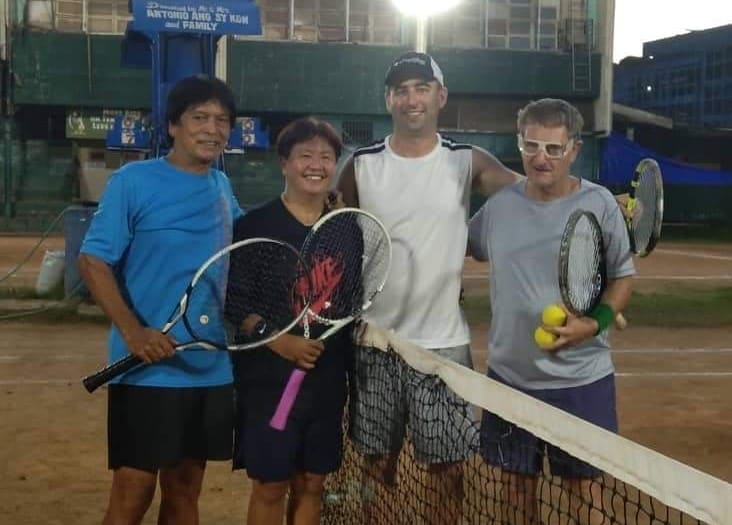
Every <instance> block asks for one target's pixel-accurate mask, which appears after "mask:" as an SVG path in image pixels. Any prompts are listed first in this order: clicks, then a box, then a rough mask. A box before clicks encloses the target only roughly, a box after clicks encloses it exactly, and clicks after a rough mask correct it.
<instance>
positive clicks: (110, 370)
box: [81, 354, 142, 394]
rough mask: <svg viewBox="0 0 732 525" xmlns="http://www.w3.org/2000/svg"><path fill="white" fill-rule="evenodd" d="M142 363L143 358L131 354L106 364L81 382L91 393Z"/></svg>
mask: <svg viewBox="0 0 732 525" xmlns="http://www.w3.org/2000/svg"><path fill="white" fill-rule="evenodd" d="M140 363H142V359H140V358H139V357H137V356H136V355H133V354H130V355H128V356H127V357H124V358H122V359H120V360H118V361H115V362H114V363H111V364H109V365H107V366H105V367H104V368H102V369H101V370H100V371H99V372H95V373H93V374H91V375H88V376H86V377H85V378H84V379H82V380H81V383H82V384H83V385H84V388H86V391H87V392H89V393H90V394H91V393H92V392H94V391H95V390H96V389H97V388H99V387H100V386H102V385H104V384H105V383H108V382H109V381H111V380H112V379H114V378H115V377H117V376H119V375H122V374H124V373H125V372H128V371H130V370H132V369H133V368H135V367H136V366H137V365H139V364H140Z"/></svg>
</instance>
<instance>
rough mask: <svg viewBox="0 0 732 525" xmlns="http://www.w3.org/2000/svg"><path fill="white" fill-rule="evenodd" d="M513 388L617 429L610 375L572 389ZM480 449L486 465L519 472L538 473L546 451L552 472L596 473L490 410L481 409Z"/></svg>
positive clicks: (571, 474)
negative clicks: (482, 410) (483, 410)
mask: <svg viewBox="0 0 732 525" xmlns="http://www.w3.org/2000/svg"><path fill="white" fill-rule="evenodd" d="M488 377H490V378H491V379H495V380H496V381H498V382H500V383H503V384H508V383H507V382H506V381H505V380H504V379H503V378H501V377H500V376H498V375H497V374H495V373H493V372H492V371H491V372H488ZM509 386H512V388H516V387H513V385H509ZM516 389H517V390H520V391H521V392H524V393H525V394H528V395H530V396H531V397H534V398H536V399H539V400H541V401H543V402H545V403H547V404H549V405H552V406H554V407H557V408H559V409H562V410H564V411H565V412H569V413H570V414H573V415H575V416H577V417H580V418H582V419H584V420H585V421H589V422H590V423H593V424H595V425H597V426H600V427H602V428H604V429H606V430H610V431H611V432H617V431H618V418H617V414H616V411H615V376H614V375H613V374H610V375H608V376H606V377H603V378H602V379H599V380H597V381H595V382H594V383H590V384H588V385H582V386H578V387H572V388H556V389H542V390H524V389H520V388H516ZM480 449H481V455H482V456H483V458H484V459H485V461H486V463H488V464H489V465H494V466H497V467H501V468H504V469H506V470H508V471H511V472H516V473H519V474H531V475H535V474H538V473H539V472H541V470H542V461H543V458H544V455H545V454H546V456H547V459H548V460H549V465H550V468H551V472H552V474H554V475H557V476H561V477H564V478H574V479H593V478H596V477H598V476H599V475H600V471H599V470H598V469H596V468H594V467H593V466H591V465H589V464H587V463H585V462H584V461H580V460H579V459H576V458H574V457H572V456H570V455H569V454H567V453H566V452H564V451H563V450H561V449H559V448H557V447H556V446H554V445H552V444H551V443H546V442H544V441H543V440H541V439H539V438H537V437H536V436H535V435H533V434H531V433H529V432H527V431H526V430H524V429H522V428H519V427H517V426H516V425H514V424H513V423H510V422H508V421H506V420H505V419H503V418H501V417H499V416H497V415H495V414H493V413H491V412H483V420H482V422H481V426H480Z"/></svg>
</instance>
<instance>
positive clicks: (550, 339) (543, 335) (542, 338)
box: [534, 326, 559, 348]
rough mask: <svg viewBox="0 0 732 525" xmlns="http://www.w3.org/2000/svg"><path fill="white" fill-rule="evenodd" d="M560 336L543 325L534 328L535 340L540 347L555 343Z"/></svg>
mask: <svg viewBox="0 0 732 525" xmlns="http://www.w3.org/2000/svg"><path fill="white" fill-rule="evenodd" d="M558 338H559V336H557V335H555V334H553V333H551V332H547V331H546V330H544V329H543V328H542V327H541V326H540V327H538V328H537V329H536V330H534V341H536V344H537V345H539V348H547V347H548V346H551V345H553V344H554V341H556V340H557V339H558Z"/></svg>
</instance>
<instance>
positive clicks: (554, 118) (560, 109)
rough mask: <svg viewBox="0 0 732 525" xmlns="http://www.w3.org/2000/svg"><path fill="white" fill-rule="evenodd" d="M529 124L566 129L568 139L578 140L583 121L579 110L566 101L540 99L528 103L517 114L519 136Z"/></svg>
mask: <svg viewBox="0 0 732 525" xmlns="http://www.w3.org/2000/svg"><path fill="white" fill-rule="evenodd" d="M530 124H538V125H540V126H547V127H560V126H564V127H565V128H567V135H569V138H578V137H579V136H580V133H582V128H583V127H584V125H585V121H584V119H583V118H582V114H581V113H580V112H579V110H578V109H577V108H576V107H574V106H573V105H572V104H570V103H569V102H567V101H566V100H562V99H558V98H542V99H540V100H534V101H532V102H529V103H528V104H527V105H526V106H525V107H524V108H522V109H520V110H519V112H518V120H517V126H518V131H519V133H520V134H521V135H523V134H524V131H525V130H526V127H527V126H529V125H530Z"/></svg>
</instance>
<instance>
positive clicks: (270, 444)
mask: <svg viewBox="0 0 732 525" xmlns="http://www.w3.org/2000/svg"><path fill="white" fill-rule="evenodd" d="M249 394H250V395H252V393H251V392H249ZM255 399H256V398H255ZM271 417H272V413H264V412H263V411H261V410H252V406H251V404H250V406H249V408H248V409H247V408H245V407H242V406H239V408H238V414H237V424H236V431H235V442H234V443H235V444H234V462H233V463H234V469H246V470H247V475H248V476H249V477H250V478H252V479H256V480H257V481H261V482H263V483H271V482H277V481H287V480H288V479H290V478H292V476H293V475H295V474H296V473H298V472H309V473H311V474H322V475H325V474H328V473H330V472H334V471H336V470H338V467H339V466H340V464H341V459H342V456H343V452H342V451H343V429H342V424H343V423H342V420H343V407H341V409H340V410H324V411H321V412H319V413H317V414H311V415H310V416H307V417H296V416H295V415H294V414H291V415H290V418H289V420H288V421H287V425H286V426H285V428H284V430H275V429H273V428H271V427H270V426H269V420H270V418H271Z"/></svg>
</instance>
